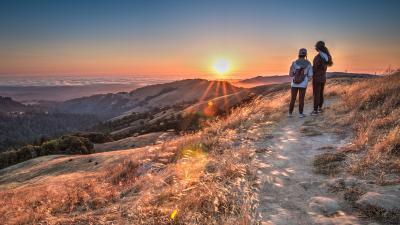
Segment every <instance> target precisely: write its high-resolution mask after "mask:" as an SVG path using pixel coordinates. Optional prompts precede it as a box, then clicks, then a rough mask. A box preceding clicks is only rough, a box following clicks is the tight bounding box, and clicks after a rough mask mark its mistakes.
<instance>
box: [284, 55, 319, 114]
mask: <svg viewBox="0 0 400 225" xmlns="http://www.w3.org/2000/svg"><path fill="white" fill-rule="evenodd" d="M289 76H290V77H291V78H292V83H291V86H292V88H291V99H290V105H289V114H288V116H289V117H291V116H292V113H293V109H294V103H295V102H296V98H297V93H299V114H300V115H299V117H300V118H303V117H304V116H305V115H304V113H303V110H304V97H305V95H306V89H307V84H308V81H309V80H310V79H311V78H312V76H313V69H312V66H311V63H310V61H308V60H307V49H305V48H302V49H300V50H299V58H298V59H297V60H296V61H294V62H293V63H292V66H290V71H289Z"/></svg>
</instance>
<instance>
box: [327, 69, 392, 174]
mask: <svg viewBox="0 0 400 225" xmlns="http://www.w3.org/2000/svg"><path fill="white" fill-rule="evenodd" d="M336 91H337V90H336ZM340 92H341V93H340V95H341V99H340V101H338V102H337V103H336V104H335V105H333V106H332V107H331V108H332V110H331V111H330V112H329V113H328V114H327V116H328V118H327V121H331V123H332V125H335V126H341V127H342V128H346V127H349V126H351V127H352V128H353V129H354V130H355V137H354V138H353V150H356V151H358V152H360V153H362V154H363V155H364V156H363V157H358V158H359V159H358V160H357V161H356V162H354V163H355V164H356V165H355V166H352V172H354V173H358V174H364V175H366V173H370V172H373V173H372V174H375V175H379V174H382V173H383V172H385V173H391V174H393V173H394V174H397V175H400V174H399V171H400V164H399V160H400V158H399V157H400V73H399V72H397V73H395V74H392V75H388V76H384V77H381V78H376V79H366V80H364V81H360V82H356V83H353V84H350V85H349V86H348V87H347V88H343V87H342V89H341V91H340Z"/></svg>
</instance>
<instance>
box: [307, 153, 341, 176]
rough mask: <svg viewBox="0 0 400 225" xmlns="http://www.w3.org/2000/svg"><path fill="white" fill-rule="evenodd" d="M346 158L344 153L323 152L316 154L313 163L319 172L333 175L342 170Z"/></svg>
mask: <svg viewBox="0 0 400 225" xmlns="http://www.w3.org/2000/svg"><path fill="white" fill-rule="evenodd" d="M345 159H346V155H345V154H343V153H323V154H320V155H317V156H315V158H314V161H313V165H314V167H315V169H316V172H317V173H320V174H325V175H331V174H336V173H338V172H339V171H340V166H341V165H342V161H344V160H345Z"/></svg>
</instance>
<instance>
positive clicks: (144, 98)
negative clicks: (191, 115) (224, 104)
mask: <svg viewBox="0 0 400 225" xmlns="http://www.w3.org/2000/svg"><path fill="white" fill-rule="evenodd" d="M239 90H240V88H237V87H235V86H233V85H231V84H230V83H228V82H225V81H207V80H201V79H193V80H181V81H175V82H170V83H165V84H156V85H150V86H146V87H142V88H138V89H136V90H134V91H132V92H129V93H126V92H121V93H117V94H102V95H93V96H89V97H83V98H77V99H73V100H69V101H66V102H63V103H61V104H59V105H58V106H57V109H58V110H60V111H63V112H70V113H71V112H72V113H84V114H94V115H98V116H101V117H103V118H111V117H116V116H120V115H121V114H123V115H122V116H125V115H129V114H131V113H133V112H146V111H149V110H152V109H154V108H160V107H166V106H174V105H180V104H188V103H193V102H197V101H202V100H207V99H210V98H213V97H217V96H222V95H226V94H232V93H234V92H237V91H239Z"/></svg>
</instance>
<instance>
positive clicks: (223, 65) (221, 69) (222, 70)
mask: <svg viewBox="0 0 400 225" xmlns="http://www.w3.org/2000/svg"><path fill="white" fill-rule="evenodd" d="M213 69H214V71H215V72H216V73H217V74H218V75H224V74H226V73H228V72H229V70H230V69H231V66H230V63H229V62H228V60H226V59H218V60H216V61H215V63H214V65H213Z"/></svg>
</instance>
